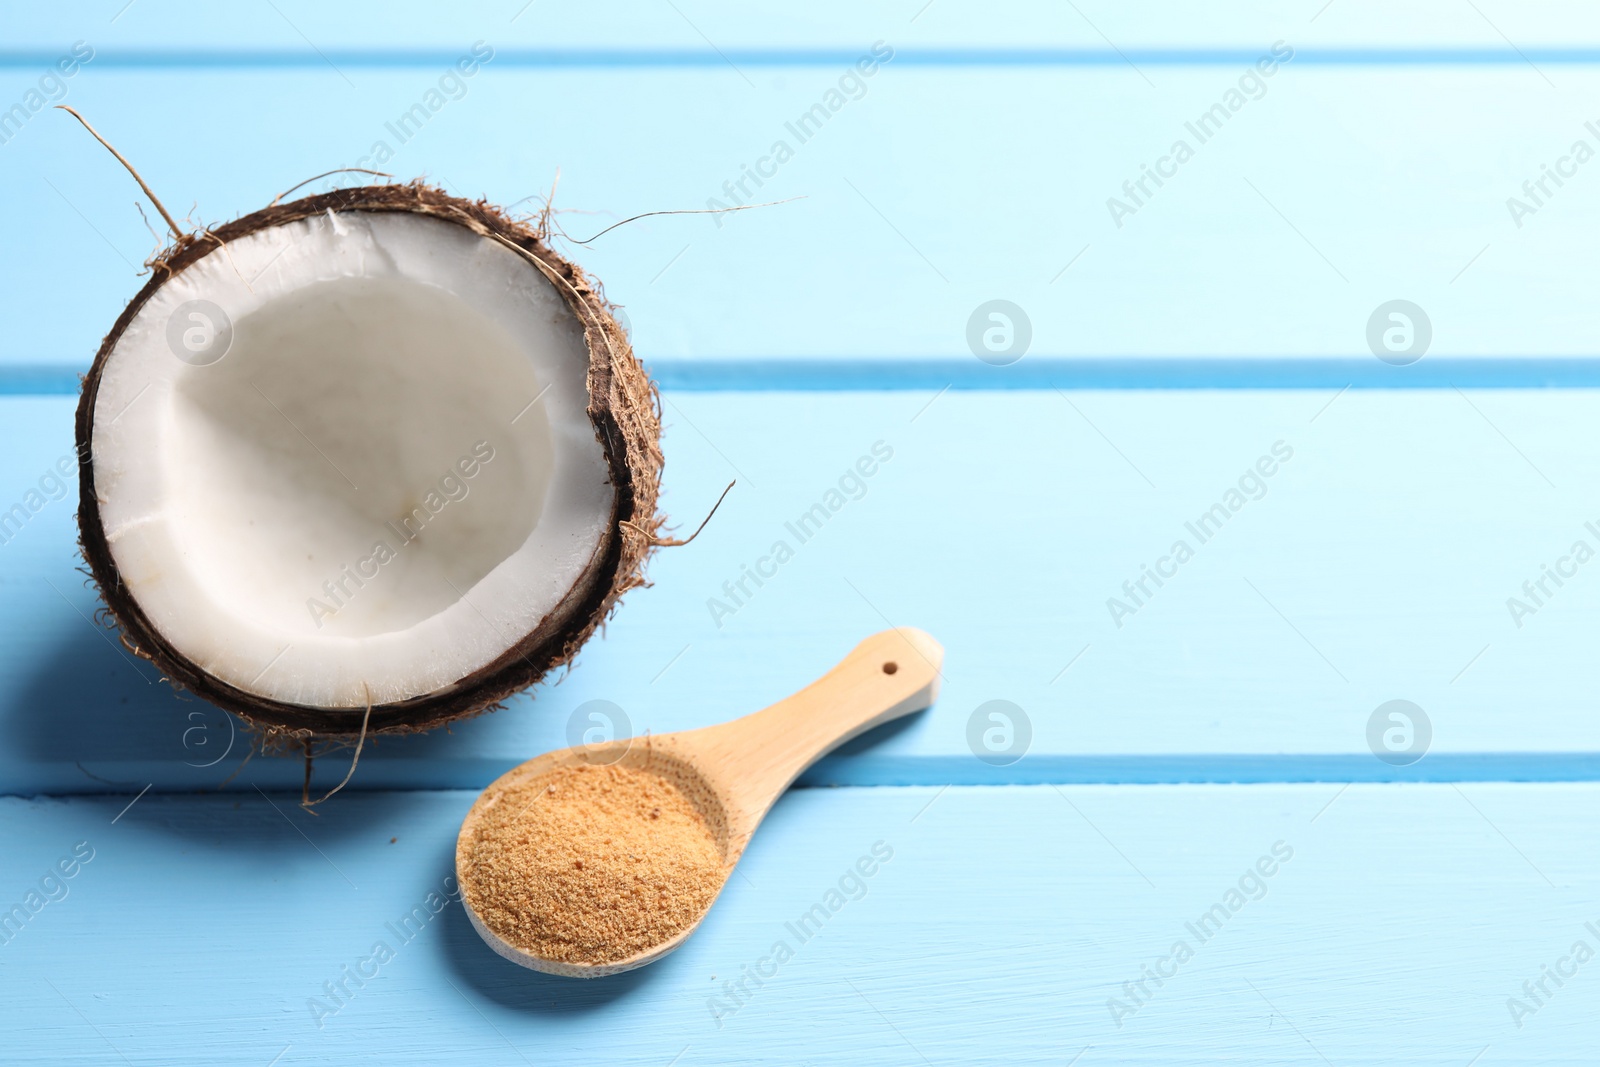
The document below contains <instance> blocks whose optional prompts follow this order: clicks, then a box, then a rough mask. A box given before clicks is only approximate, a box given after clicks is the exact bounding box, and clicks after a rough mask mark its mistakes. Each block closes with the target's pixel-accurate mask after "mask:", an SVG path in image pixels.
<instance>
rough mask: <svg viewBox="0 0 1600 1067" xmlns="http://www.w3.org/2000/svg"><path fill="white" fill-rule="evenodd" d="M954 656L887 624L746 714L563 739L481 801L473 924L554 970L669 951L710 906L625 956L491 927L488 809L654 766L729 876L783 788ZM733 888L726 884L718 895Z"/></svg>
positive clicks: (644, 959)
mask: <svg viewBox="0 0 1600 1067" xmlns="http://www.w3.org/2000/svg"><path fill="white" fill-rule="evenodd" d="M943 660H944V649H943V648H941V647H940V646H939V643H938V642H937V641H935V640H934V639H933V638H932V637H930V636H929V635H928V634H926V633H924V632H923V631H921V630H917V629H912V628H910V627H901V628H898V629H894V630H885V631H883V632H882V633H878V634H874V635H873V636H871V637H869V638H867V639H866V640H865V641H863V642H861V643H860V644H859V645H857V646H856V647H855V648H854V649H853V650H851V652H850V654H849V655H847V656H846V657H845V658H844V659H843V660H841V661H840V662H839V663H838V664H837V665H836V666H835V667H834V668H833V669H832V670H830V671H828V673H826V674H824V675H823V676H822V677H820V678H818V679H817V680H816V681H815V682H812V683H811V684H810V685H808V686H806V688H804V689H802V690H800V691H799V692H798V693H795V694H794V695H792V696H789V697H786V698H785V699H783V700H780V701H778V702H777V703H776V704H773V705H771V706H770V707H767V708H764V709H763V710H761V711H758V712H755V713H754V714H752V715H746V716H745V717H744V718H741V719H734V720H732V721H731V722H725V723H719V724H717V725H715V726H706V727H702V728H700V729H698V730H684V731H681V732H678V733H671V734H662V735H661V736H659V737H634V738H620V739H618V740H614V741H609V742H605V743H602V744H597V745H582V746H578V747H575V748H564V749H558V750H556V751H554V752H546V753H545V754H544V755H542V756H535V757H534V758H533V759H531V760H528V761H527V762H526V763H523V764H520V765H519V766H517V767H514V768H512V769H511V770H509V771H507V772H506V773H505V774H503V775H501V776H500V777H499V778H497V779H496V780H495V781H494V782H493V783H492V784H490V786H489V788H487V789H485V790H484V791H483V794H482V795H481V796H479V797H478V799H477V801H476V802H474V803H473V805H472V809H471V810H470V811H468V812H467V817H466V819H465V820H464V821H463V822H462V824H461V834H460V836H459V837H458V838H457V840H456V878H457V884H458V885H460V887H461V903H462V906H463V907H464V908H465V909H466V912H467V917H468V918H469V919H470V920H471V922H472V927H473V929H475V930H477V931H478V935H479V936H480V937H482V938H483V940H484V941H485V942H486V943H487V944H488V945H489V947H490V948H492V949H494V951H495V952H497V953H499V954H500V955H501V956H504V957H505V958H506V959H508V960H510V961H511V962H513V963H516V964H520V965H521V966H523V967H529V968H532V969H533V970H536V971H543V972H545V973H547V974H559V975H565V976H568V977H574V978H600V977H603V976H605V975H610V974H619V973H621V972H623V971H629V970H633V969H634V968H635V967H642V966H644V965H645V964H647V963H653V962H654V961H656V960H658V959H660V958H661V957H662V956H665V955H666V954H667V953H669V952H671V951H672V950H673V949H675V948H677V947H678V946H679V945H681V944H683V942H684V941H686V940H687V939H688V937H689V935H690V934H691V933H693V932H694V930H695V929H696V927H698V926H699V924H700V922H701V921H702V920H703V919H704V918H705V913H704V912H702V913H701V915H700V917H699V918H697V919H696V920H695V921H694V923H692V924H691V925H689V926H688V927H686V928H684V929H683V930H681V931H679V932H678V933H676V934H675V935H673V936H672V937H670V938H668V939H666V940H665V941H662V942H660V943H658V944H656V945H652V946H651V947H649V948H647V949H645V950H643V951H641V952H638V953H636V954H634V955H632V956H629V957H627V958H625V959H620V960H613V961H608V962H604V963H593V964H588V963H572V962H568V961H565V960H552V959H545V958H543V957H541V956H538V955H536V954H535V953H533V952H530V951H528V950H527V949H524V948H522V947H520V946H518V945H514V944H512V943H511V942H509V941H507V940H505V939H504V938H502V937H501V936H500V935H499V934H497V933H495V932H494V931H493V930H491V929H490V928H489V926H488V925H487V924H486V923H485V922H484V921H483V920H482V918H481V917H480V916H479V915H478V913H477V911H476V910H475V909H474V908H473V905H472V891H473V887H474V882H473V877H472V875H473V869H474V868H473V864H472V848H473V844H474V842H475V840H476V836H477V833H478V828H479V825H480V824H481V822H482V819H483V817H484V816H485V815H486V814H487V813H488V812H489V811H491V810H493V808H494V807H495V805H497V804H498V803H499V802H500V801H501V799H502V798H503V797H504V796H505V795H506V793H507V792H508V791H509V790H511V789H513V788H514V787H516V786H518V785H521V784H523V783H525V782H528V781H530V780H532V779H534V778H537V777H539V776H540V775H543V774H547V773H549V772H550V771H554V770H557V769H559V768H561V767H565V766H578V765H584V764H589V765H607V764H615V765H617V766H621V767H626V768H629V769H632V770H639V771H645V772H648V773H650V774H654V775H657V776H659V777H661V778H664V779H666V780H667V781H668V782H670V783H671V784H672V785H674V786H675V787H677V789H678V791H679V792H681V793H682V794H683V795H684V797H685V798H686V799H687V800H688V801H689V803H690V804H691V805H693V807H694V808H695V810H696V812H697V813H698V814H699V816H700V817H701V819H702V820H704V822H705V825H706V828H707V829H708V830H709V831H710V832H711V836H712V839H713V840H714V841H715V843H716V846H717V850H718V852H719V853H720V855H721V858H722V886H726V885H727V880H728V877H729V876H730V875H731V874H732V873H733V868H734V867H735V865H737V864H738V862H739V859H740V857H741V856H743V855H744V850H745V848H746V846H748V845H749V843H750V838H751V837H752V836H753V835H754V834H755V831H756V828H757V827H758V826H760V825H761V820H762V819H763V818H765V817H766V814H767V812H768V811H769V810H770V809H771V807H772V805H773V803H774V802H776V801H777V799H778V797H779V796H781V795H782V794H783V791H784V790H785V789H787V788H788V787H789V785H790V784H791V783H792V782H793V781H794V780H795V779H796V778H798V777H799V776H800V774H801V773H803V772H804V771H805V769H806V768H807V767H809V766H811V764H813V763H815V762H816V761H817V760H819V759H821V758H822V757H823V756H825V755H827V754H828V753H829V752H831V751H833V750H834V749H835V748H837V747H838V746H839V745H842V744H843V743H844V742H846V741H848V740H850V739H851V738H853V737H856V736H857V735H859V734H862V733H864V732H866V731H867V730H870V729H872V728H873V727H875V726H879V725H882V724H883V723H886V722H889V721H890V720H892V719H897V718H899V717H900V716H902V715H907V714H910V713H911V712H913V711H920V710H921V709H923V708H925V707H927V706H928V705H930V704H932V703H933V701H934V699H935V697H937V696H938V692H939V683H940V681H941V680H942V679H941V675H940V673H939V667H940V665H941V663H942V662H943ZM721 891H722V889H721V887H720V886H719V887H718V890H717V895H719V896H720V895H721ZM711 903H715V898H713V900H712V902H711ZM709 908H710V905H709V904H708V906H707V910H708V911H709Z"/></svg>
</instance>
